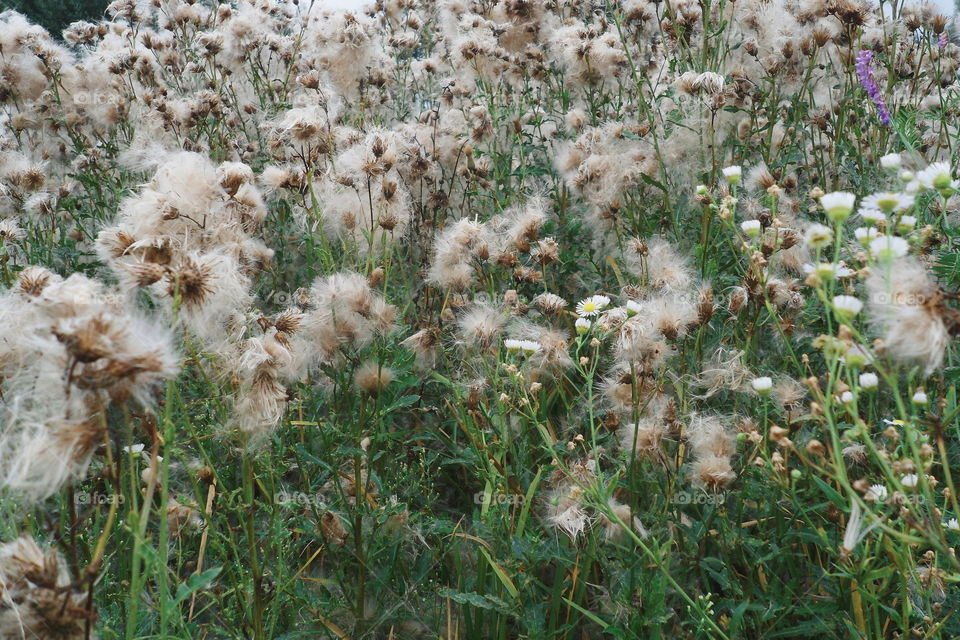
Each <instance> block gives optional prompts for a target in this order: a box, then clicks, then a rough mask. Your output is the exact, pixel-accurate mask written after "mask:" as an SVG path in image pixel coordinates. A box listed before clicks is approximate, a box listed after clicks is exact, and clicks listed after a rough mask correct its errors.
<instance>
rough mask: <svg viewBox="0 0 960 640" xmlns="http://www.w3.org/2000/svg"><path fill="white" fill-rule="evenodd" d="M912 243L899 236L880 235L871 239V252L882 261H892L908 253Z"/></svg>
mask: <svg viewBox="0 0 960 640" xmlns="http://www.w3.org/2000/svg"><path fill="white" fill-rule="evenodd" d="M909 249H910V243H909V242H907V241H906V240H904V239H903V238H901V237H899V236H879V237H877V238H874V239H873V240H871V241H870V253H872V254H873V257H875V258H876V259H877V260H879V261H880V262H891V261H893V260H895V259H897V258H901V257H903V256H905V255H907V251H909Z"/></svg>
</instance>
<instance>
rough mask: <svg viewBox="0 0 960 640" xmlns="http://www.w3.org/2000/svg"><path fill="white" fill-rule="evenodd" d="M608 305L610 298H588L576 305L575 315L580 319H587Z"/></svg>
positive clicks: (597, 296)
mask: <svg viewBox="0 0 960 640" xmlns="http://www.w3.org/2000/svg"><path fill="white" fill-rule="evenodd" d="M608 304H610V298H608V297H607V296H600V295H596V296H590V297H589V298H586V299H584V300H581V301H580V302H578V303H577V315H578V316H580V317H581V318H589V317H591V316H595V315H597V314H598V313H600V312H601V311H603V310H604V309H605V308H606V306H607V305H608Z"/></svg>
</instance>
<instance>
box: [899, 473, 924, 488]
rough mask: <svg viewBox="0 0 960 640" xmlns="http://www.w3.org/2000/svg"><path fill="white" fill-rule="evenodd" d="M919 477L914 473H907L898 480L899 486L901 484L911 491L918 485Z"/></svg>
mask: <svg viewBox="0 0 960 640" xmlns="http://www.w3.org/2000/svg"><path fill="white" fill-rule="evenodd" d="M919 482H920V477H919V476H918V475H917V474H915V473H908V474H907V475H905V476H903V477H902V478H900V484H902V485H903V486H904V487H906V488H907V489H913V488H915V487H916V486H917V484H919Z"/></svg>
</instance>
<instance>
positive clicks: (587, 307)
mask: <svg viewBox="0 0 960 640" xmlns="http://www.w3.org/2000/svg"><path fill="white" fill-rule="evenodd" d="M583 310H584V311H586V312H587V313H589V312H591V311H596V310H597V303H596V302H585V303H583Z"/></svg>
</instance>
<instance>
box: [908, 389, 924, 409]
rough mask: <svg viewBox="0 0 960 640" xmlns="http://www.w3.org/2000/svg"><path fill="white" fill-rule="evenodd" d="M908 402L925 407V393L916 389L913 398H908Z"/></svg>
mask: <svg viewBox="0 0 960 640" xmlns="http://www.w3.org/2000/svg"><path fill="white" fill-rule="evenodd" d="M910 401H911V402H913V404H915V405H918V406H922V405H925V404H927V393H926V392H925V391H924V390H923V389H917V390H916V391H914V392H913V397H912V398H910Z"/></svg>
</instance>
